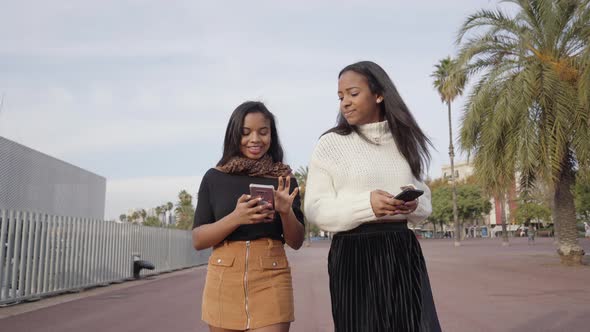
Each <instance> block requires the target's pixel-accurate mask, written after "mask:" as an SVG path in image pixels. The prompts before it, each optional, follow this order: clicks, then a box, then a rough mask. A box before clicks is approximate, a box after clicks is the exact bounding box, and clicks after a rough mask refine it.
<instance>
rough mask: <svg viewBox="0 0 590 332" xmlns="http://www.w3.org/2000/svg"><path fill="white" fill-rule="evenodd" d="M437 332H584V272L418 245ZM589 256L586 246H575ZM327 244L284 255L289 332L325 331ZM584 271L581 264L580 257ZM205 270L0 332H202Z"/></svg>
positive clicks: (72, 299) (5, 321) (65, 307)
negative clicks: (291, 298)
mask: <svg viewBox="0 0 590 332" xmlns="http://www.w3.org/2000/svg"><path fill="white" fill-rule="evenodd" d="M421 243H422V246H423V249H424V254H425V256H426V261H427V265H428V269H429V274H430V278H431V282H432V288H433V292H434V297H435V302H436V305H437V309H438V313H439V317H440V321H441V325H442V327H443V330H444V331H451V332H454V331H457V332H477V331H482V332H486V331H515V332H516V331H567V332H576V331H580V332H582V331H589V330H590V266H583V267H578V268H567V267H563V266H561V265H559V260H558V258H557V256H556V254H555V250H554V249H553V245H552V240H551V239H547V238H540V239H538V240H537V243H536V245H534V246H529V245H527V243H526V239H520V238H514V239H511V246H509V247H502V246H501V245H500V241H498V240H489V239H485V240H468V241H464V242H463V246H462V247H459V248H455V247H454V246H453V243H452V241H449V240H422V241H421ZM582 245H583V246H584V249H585V250H586V252H589V253H590V241H588V240H582ZM328 247H329V243H328V242H326V241H322V242H315V243H313V245H312V246H311V247H304V248H302V249H301V250H299V251H289V253H288V254H289V258H290V261H291V265H292V269H293V279H294V288H295V307H296V309H295V310H296V312H295V314H296V318H297V320H296V321H295V323H293V325H292V328H291V331H295V332H312V331H332V330H333V326H332V322H331V316H330V298H329V291H328V279H327V272H326V257H327V253H328ZM586 258H587V259H586V260H587V261H590V257H586ZM205 272H206V271H205V268H204V267H199V268H194V269H189V270H184V271H180V272H175V273H170V274H164V275H160V276H156V277H152V278H150V279H148V280H141V281H132V282H127V283H123V284H118V285H113V286H109V287H104V288H97V289H93V290H89V291H85V292H83V293H79V294H70V295H64V296H59V297H54V298H49V299H45V300H42V301H38V302H33V303H26V304H21V305H16V306H12V307H6V308H0V330H1V331H31V332H35V331H56V332H57V331H59V332H70V331H85V332H93V331H170V332H175V331H179V332H184V331H207V327H206V326H205V325H204V324H203V323H202V322H201V321H200V301H201V295H202V287H203V282H204V278H205Z"/></svg>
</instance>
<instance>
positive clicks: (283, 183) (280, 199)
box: [274, 176, 299, 214]
mask: <svg viewBox="0 0 590 332" xmlns="http://www.w3.org/2000/svg"><path fill="white" fill-rule="evenodd" d="M289 190H291V177H290V176H287V177H286V178H283V177H282V176H280V177H279V185H278V186H277V190H275V192H274V198H275V211H277V212H278V213H280V214H287V213H289V212H290V210H291V208H292V205H293V200H294V199H295V197H296V196H297V194H298V193H299V188H295V189H294V190H293V192H292V193H291V194H289Z"/></svg>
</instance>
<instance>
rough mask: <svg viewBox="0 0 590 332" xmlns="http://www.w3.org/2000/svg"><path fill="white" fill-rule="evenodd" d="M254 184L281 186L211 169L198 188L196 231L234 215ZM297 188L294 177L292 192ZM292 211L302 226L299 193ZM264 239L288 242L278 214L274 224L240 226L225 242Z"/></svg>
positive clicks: (194, 226)
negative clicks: (239, 199) (239, 203)
mask: <svg viewBox="0 0 590 332" xmlns="http://www.w3.org/2000/svg"><path fill="white" fill-rule="evenodd" d="M251 183H255V184H265V185H273V186H274V187H275V189H277V186H278V180H277V179H276V178H264V177H252V176H248V175H237V174H228V173H224V172H221V171H219V170H217V169H215V168H211V169H209V170H208V171H207V173H205V176H203V179H202V181H201V186H200V188H199V194H198V200H197V208H196V210H195V219H194V222H193V228H196V227H198V226H200V225H204V224H211V223H214V222H216V221H218V220H220V219H222V218H224V217H225V216H227V215H228V214H230V213H232V212H233V211H234V209H235V208H236V204H237V202H238V198H240V196H242V195H243V194H250V184H251ZM297 186H298V184H297V180H296V179H295V178H294V177H291V187H290V193H292V192H293V190H294V189H295V188H297ZM293 212H294V213H295V216H296V217H297V220H299V222H301V223H302V224H303V212H302V211H301V198H300V196H299V194H297V196H296V197H295V199H294V200H293ZM263 237H268V238H271V239H275V240H281V241H283V242H284V241H285V240H284V238H283V224H282V221H281V217H280V216H279V214H278V213H276V214H275V220H274V221H273V222H269V223H259V224H253V225H240V226H239V227H238V228H237V229H236V230H235V231H233V232H232V233H231V234H229V235H228V236H227V237H226V238H225V240H229V241H247V240H256V239H259V238H263Z"/></svg>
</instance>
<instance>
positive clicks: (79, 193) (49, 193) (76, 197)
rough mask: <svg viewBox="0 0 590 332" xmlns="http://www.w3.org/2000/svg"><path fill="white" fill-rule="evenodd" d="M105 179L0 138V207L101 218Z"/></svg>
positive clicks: (102, 216)
mask: <svg viewBox="0 0 590 332" xmlns="http://www.w3.org/2000/svg"><path fill="white" fill-rule="evenodd" d="M105 194H106V179H105V178H104V177H102V176H99V175H96V174H94V173H91V172H89V171H86V170H83V169H81V168H79V167H76V166H74V165H71V164H68V163H66V162H63V161H61V160H58V159H56V158H53V157H51V156H48V155H46V154H43V153H41V152H38V151H35V150H33V149H30V148H28V147H26V146H24V145H21V144H18V143H16V142H13V141H10V140H8V139H6V138H4V137H0V209H8V210H21V211H39V212H43V213H47V214H52V215H61V216H72V217H86V218H98V219H103V218H104V207H105Z"/></svg>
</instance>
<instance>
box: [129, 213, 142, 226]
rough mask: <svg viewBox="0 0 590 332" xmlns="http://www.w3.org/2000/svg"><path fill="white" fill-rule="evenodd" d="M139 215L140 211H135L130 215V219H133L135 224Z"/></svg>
mask: <svg viewBox="0 0 590 332" xmlns="http://www.w3.org/2000/svg"><path fill="white" fill-rule="evenodd" d="M139 217H140V215H139V212H138V211H133V213H132V214H131V216H129V218H128V219H131V222H132V223H134V224H135V223H136V222H137V219H139Z"/></svg>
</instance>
